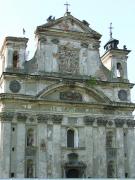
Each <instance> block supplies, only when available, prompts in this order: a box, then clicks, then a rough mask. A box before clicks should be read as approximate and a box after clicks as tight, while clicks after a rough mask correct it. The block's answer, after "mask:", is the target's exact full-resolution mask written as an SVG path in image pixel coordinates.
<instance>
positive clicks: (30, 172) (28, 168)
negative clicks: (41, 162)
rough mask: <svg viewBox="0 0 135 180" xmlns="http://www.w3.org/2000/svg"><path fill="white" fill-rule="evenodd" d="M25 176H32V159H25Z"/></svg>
mask: <svg viewBox="0 0 135 180" xmlns="http://www.w3.org/2000/svg"><path fill="white" fill-rule="evenodd" d="M26 177H27V178H33V177H34V163H33V160H32V159H28V160H27V169H26Z"/></svg>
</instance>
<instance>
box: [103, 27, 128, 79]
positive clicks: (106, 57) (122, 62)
mask: <svg viewBox="0 0 135 180" xmlns="http://www.w3.org/2000/svg"><path fill="white" fill-rule="evenodd" d="M118 44H119V41H118V40H117V39H114V38H112V27H111V24H110V40H109V41H108V42H107V43H106V44H105V46H104V49H105V53H104V54H103V56H102V57H101V60H102V63H103V64H104V66H106V67H107V69H109V70H110V71H111V78H113V79H117V78H119V79H121V80H122V79H123V80H127V81H128V76H127V58H128V56H127V55H128V54H129V52H130V50H127V48H126V46H125V45H124V46H123V49H119V48H118Z"/></svg>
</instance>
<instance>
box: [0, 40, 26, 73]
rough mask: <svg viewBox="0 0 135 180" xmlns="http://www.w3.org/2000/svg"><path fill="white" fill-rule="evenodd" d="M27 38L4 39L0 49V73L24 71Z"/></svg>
mask: <svg viewBox="0 0 135 180" xmlns="http://www.w3.org/2000/svg"><path fill="white" fill-rule="evenodd" d="M27 42H28V39H27V38H20V37H6V38H5V40H4V43H3V46H2V49H1V67H2V68H1V73H2V72H6V71H11V72H12V71H15V70H22V69H24V67H23V63H24V62H25V60H26V58H25V57H26V47H27Z"/></svg>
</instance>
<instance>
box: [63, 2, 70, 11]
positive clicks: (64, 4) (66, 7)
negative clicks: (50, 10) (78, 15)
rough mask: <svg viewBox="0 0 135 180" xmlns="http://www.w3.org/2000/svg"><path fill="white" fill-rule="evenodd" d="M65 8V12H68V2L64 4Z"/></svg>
mask: <svg viewBox="0 0 135 180" xmlns="http://www.w3.org/2000/svg"><path fill="white" fill-rule="evenodd" d="M64 5H65V6H66V12H68V6H70V4H68V2H66V4H64Z"/></svg>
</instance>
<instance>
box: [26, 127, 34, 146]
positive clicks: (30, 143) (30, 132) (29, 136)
mask: <svg viewBox="0 0 135 180" xmlns="http://www.w3.org/2000/svg"><path fill="white" fill-rule="evenodd" d="M33 145H34V134H33V130H32V129H29V130H28V134H27V146H33Z"/></svg>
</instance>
